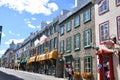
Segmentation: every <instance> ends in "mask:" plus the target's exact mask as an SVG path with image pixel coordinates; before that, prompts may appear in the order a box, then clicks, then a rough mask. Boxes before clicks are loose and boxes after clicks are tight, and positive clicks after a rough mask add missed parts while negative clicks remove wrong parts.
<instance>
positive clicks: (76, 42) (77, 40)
mask: <svg viewBox="0 0 120 80" xmlns="http://www.w3.org/2000/svg"><path fill="white" fill-rule="evenodd" d="M74 50H80V33H78V34H76V35H74Z"/></svg>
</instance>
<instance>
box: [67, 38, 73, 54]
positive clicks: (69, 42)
mask: <svg viewBox="0 0 120 80" xmlns="http://www.w3.org/2000/svg"><path fill="white" fill-rule="evenodd" d="M71 42H72V41H71V37H68V38H67V39H66V52H71Z"/></svg>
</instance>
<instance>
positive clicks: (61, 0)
mask: <svg viewBox="0 0 120 80" xmlns="http://www.w3.org/2000/svg"><path fill="white" fill-rule="evenodd" d="M74 4H75V1H74V0H0V25H2V26H3V29H2V39H1V44H0V57H1V55H2V54H4V52H5V51H6V49H8V48H9V44H10V43H11V42H12V40H14V42H15V44H16V43H19V42H22V41H23V40H24V39H26V38H27V37H28V36H29V35H30V33H31V32H35V31H37V30H40V29H41V26H40V23H41V22H42V21H46V22H48V23H49V22H51V21H52V20H53V18H55V17H56V16H57V15H58V14H60V13H61V11H62V9H67V10H72V9H73V8H74Z"/></svg>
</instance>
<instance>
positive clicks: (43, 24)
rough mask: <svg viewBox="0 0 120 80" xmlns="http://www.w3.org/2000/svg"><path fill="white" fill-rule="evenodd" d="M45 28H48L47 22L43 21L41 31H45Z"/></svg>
mask: <svg viewBox="0 0 120 80" xmlns="http://www.w3.org/2000/svg"><path fill="white" fill-rule="evenodd" d="M45 26H47V22H44V21H42V22H41V29H43V28H44V27H45Z"/></svg>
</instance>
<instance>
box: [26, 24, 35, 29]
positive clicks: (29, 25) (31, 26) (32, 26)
mask: <svg viewBox="0 0 120 80" xmlns="http://www.w3.org/2000/svg"><path fill="white" fill-rule="evenodd" d="M28 27H30V28H33V29H35V28H36V27H35V26H34V25H32V24H28Z"/></svg>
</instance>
